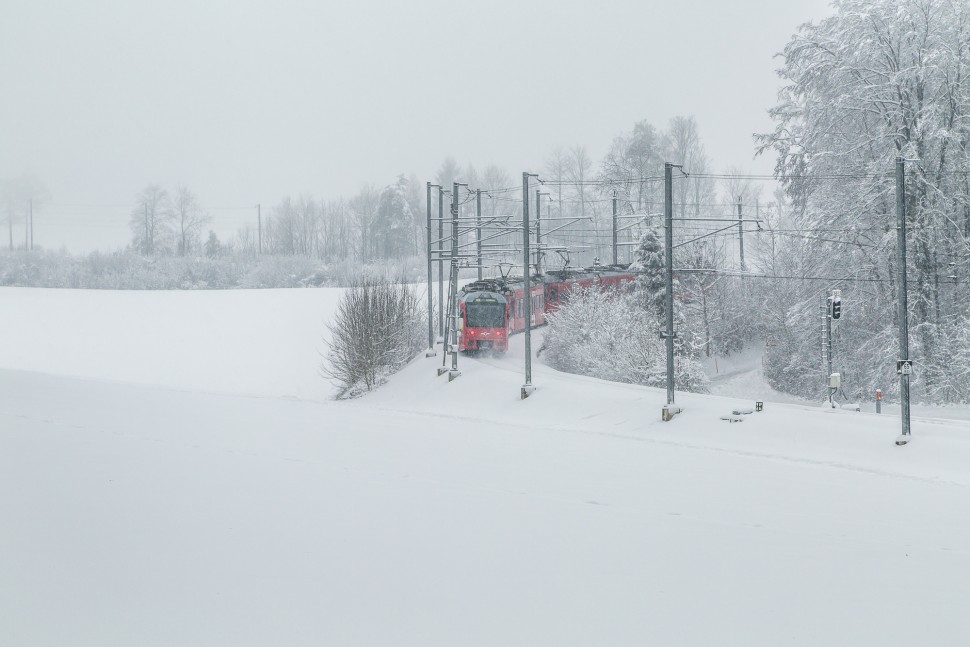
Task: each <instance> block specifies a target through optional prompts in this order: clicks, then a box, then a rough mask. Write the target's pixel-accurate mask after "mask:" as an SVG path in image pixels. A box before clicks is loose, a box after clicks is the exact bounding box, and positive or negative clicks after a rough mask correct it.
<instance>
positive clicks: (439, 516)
mask: <svg viewBox="0 0 970 647" xmlns="http://www.w3.org/2000/svg"><path fill="white" fill-rule="evenodd" d="M338 295H339V291H326V290H288V291H282V290H281V291H238V292H237V291H233V292H171V293H157V292H81V291H78V292H72V291H60V290H27V289H4V290H0V308H2V309H0V311H2V312H3V318H2V320H0V333H2V334H0V518H2V519H3V525H2V528H3V530H2V531H0V644H2V645H99V646H105V645H654V644H655V645H778V644H790V645H869V644H878V645H907V646H912V645H914V644H933V645H962V644H966V641H967V638H968V636H970V616H968V614H967V613H966V608H967V606H968V603H970V579H968V578H967V573H968V572H970V514H968V513H970V496H968V494H970V490H968V486H970V423H967V422H966V421H945V420H939V419H923V418H916V419H914V425H913V433H914V440H913V442H912V443H910V444H909V445H908V446H906V447H902V448H901V447H896V446H895V445H894V444H893V440H894V438H895V437H896V435H897V434H898V433H899V420H898V418H895V417H892V416H889V415H882V416H877V415H875V414H870V413H856V412H850V411H842V410H823V409H820V408H819V407H818V406H817V405H814V406H798V405H792V404H782V403H776V402H772V401H768V402H767V403H766V406H765V410H764V411H763V412H761V413H754V414H751V415H748V416H745V420H744V421H743V422H739V423H728V422H724V421H721V420H720V419H719V418H720V416H722V415H724V414H726V413H729V412H730V411H731V410H732V409H733V408H736V407H738V406H743V407H750V406H751V404H752V401H751V400H750V399H743V398H727V397H722V396H715V395H707V396H704V395H691V394H681V393H678V394H677V403H678V405H680V406H682V407H683V408H684V412H683V413H682V414H680V415H678V416H677V417H675V418H674V420H673V421H672V422H668V423H663V422H661V421H660V409H661V406H662V404H663V402H664V393H663V392H662V391H659V390H656V389H648V388H642V387H637V386H631V385H621V384H613V383H606V382H602V381H598V380H594V379H591V378H585V377H579V376H573V375H565V374H561V373H557V372H556V371H554V370H552V369H550V368H549V367H547V366H545V365H544V364H542V362H541V361H536V362H534V365H533V368H534V373H533V383H534V384H535V385H536V387H537V389H536V391H535V393H534V394H533V395H532V397H530V398H528V399H527V400H524V401H523V400H520V399H519V398H518V394H519V388H520V387H521V385H522V382H523V375H522V355H521V352H522V343H523V338H522V336H521V335H520V336H517V337H515V338H514V340H513V347H512V349H511V351H510V353H509V354H508V355H507V356H505V357H501V358H498V357H480V358H466V357H461V358H460V360H459V363H460V370H461V372H462V375H461V376H460V377H459V378H458V379H456V380H455V381H453V382H450V383H449V382H448V381H447V378H446V377H445V376H442V377H438V376H437V375H436V370H435V369H436V368H437V367H438V366H440V365H441V361H442V357H441V355H440V351H439V355H438V356H436V357H432V358H424V357H420V358H418V359H416V360H415V361H414V362H413V363H412V364H411V365H410V366H408V367H407V368H406V369H405V370H404V371H403V372H402V373H400V374H398V375H396V376H394V377H393V378H392V379H391V381H390V382H389V383H388V384H387V385H385V386H384V387H383V388H381V389H380V390H378V391H377V392H375V393H373V394H371V395H369V396H367V397H364V398H362V399H360V400H357V401H353V402H333V401H328V400H326V399H325V397H326V394H327V393H328V392H329V387H328V386H327V385H326V384H325V383H324V382H323V380H322V378H320V377H319V375H318V374H317V368H318V365H319V356H318V354H317V353H318V351H319V350H321V349H322V348H321V347H322V342H321V336H322V335H323V334H324V332H325V331H324V321H325V320H326V318H327V317H328V316H329V313H330V312H332V308H333V305H334V304H335V303H336V298H337V296H338ZM537 337H539V335H537ZM534 344H535V345H534V348H536V347H538V343H537V341H536V340H534ZM294 398H302V399H294ZM766 399H767V398H766Z"/></svg>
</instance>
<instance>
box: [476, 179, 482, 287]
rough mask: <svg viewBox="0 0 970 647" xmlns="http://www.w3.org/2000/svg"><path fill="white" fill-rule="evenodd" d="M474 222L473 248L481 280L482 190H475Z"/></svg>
mask: <svg viewBox="0 0 970 647" xmlns="http://www.w3.org/2000/svg"><path fill="white" fill-rule="evenodd" d="M475 224H476V225H477V233H476V239H475V250H476V251H477V252H478V280H479V281H481V280H482V190H481V189H476V190H475Z"/></svg>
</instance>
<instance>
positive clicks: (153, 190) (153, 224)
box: [128, 184, 172, 256]
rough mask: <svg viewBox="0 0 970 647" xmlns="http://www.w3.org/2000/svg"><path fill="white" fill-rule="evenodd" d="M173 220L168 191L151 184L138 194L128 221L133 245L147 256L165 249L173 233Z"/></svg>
mask: <svg viewBox="0 0 970 647" xmlns="http://www.w3.org/2000/svg"><path fill="white" fill-rule="evenodd" d="M171 222H172V213H171V206H170V203H169V199H168V191H166V190H165V189H163V188H162V187H161V186H160V185H158V184H149V185H148V186H146V187H145V188H144V189H142V191H141V193H139V194H138V197H137V199H136V202H135V208H134V209H132V211H131V218H130V220H129V222H128V225H129V227H130V229H131V235H132V244H133V246H134V247H135V248H136V249H140V250H141V252H142V253H143V254H145V255H146V256H154V255H156V254H158V253H161V252H163V251H165V249H166V248H167V246H168V242H169V240H170V239H171V235H172V229H171Z"/></svg>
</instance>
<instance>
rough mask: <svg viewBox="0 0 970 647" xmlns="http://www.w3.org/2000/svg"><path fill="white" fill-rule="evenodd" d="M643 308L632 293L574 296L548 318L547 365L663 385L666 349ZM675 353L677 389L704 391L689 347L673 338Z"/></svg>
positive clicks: (701, 375) (703, 380) (702, 378)
mask: <svg viewBox="0 0 970 647" xmlns="http://www.w3.org/2000/svg"><path fill="white" fill-rule="evenodd" d="M643 306H644V302H643V299H642V298H639V297H638V296H636V295H635V294H623V295H619V294H609V293H602V292H600V291H599V290H584V291H580V292H576V293H574V294H573V295H572V296H571V298H570V300H569V301H568V302H567V303H565V304H564V305H563V306H562V307H561V308H560V309H559V310H558V311H557V312H555V313H553V314H550V315H548V320H549V329H548V331H547V332H546V338H545V345H544V348H545V351H544V353H545V357H546V361H547V363H548V364H549V365H550V366H552V367H553V368H556V369H558V370H561V371H565V372H567V373H578V374H581V375H589V376H591V377H596V378H600V379H604V380H612V381H614V382H627V383H630V384H643V385H647V386H656V387H663V386H664V385H665V384H666V377H667V354H666V347H665V345H664V342H663V340H662V339H660V335H659V334H658V331H659V328H658V325H657V321H656V315H655V314H654V313H653V312H651V311H649V310H645V309H644V307H643ZM650 309H651V310H652V307H651V308H650ZM675 351H676V358H675V362H674V372H675V375H674V379H675V383H676V386H677V388H678V389H681V390H685V391H698V392H703V391H706V390H707V378H706V376H705V375H704V372H703V370H702V368H701V366H700V363H699V362H698V361H697V359H696V358H695V356H694V354H693V353H692V352H691V351H690V349H689V347H688V346H686V345H684V344H683V343H682V342H681V341H680V340H678V341H677V344H676V348H675Z"/></svg>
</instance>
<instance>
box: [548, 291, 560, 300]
mask: <svg viewBox="0 0 970 647" xmlns="http://www.w3.org/2000/svg"><path fill="white" fill-rule="evenodd" d="M558 300H559V290H558V289H557V288H549V303H555V302H556V301H558Z"/></svg>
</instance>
